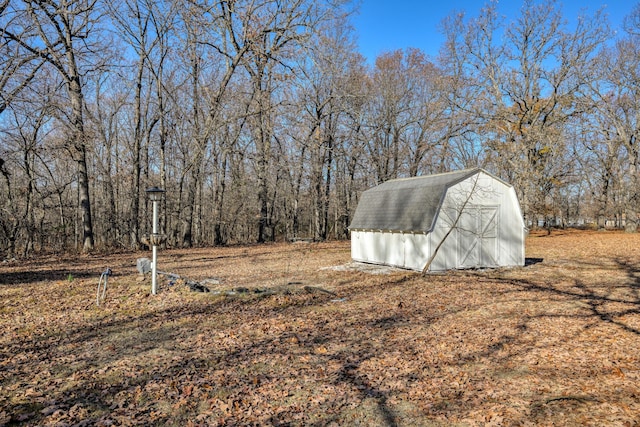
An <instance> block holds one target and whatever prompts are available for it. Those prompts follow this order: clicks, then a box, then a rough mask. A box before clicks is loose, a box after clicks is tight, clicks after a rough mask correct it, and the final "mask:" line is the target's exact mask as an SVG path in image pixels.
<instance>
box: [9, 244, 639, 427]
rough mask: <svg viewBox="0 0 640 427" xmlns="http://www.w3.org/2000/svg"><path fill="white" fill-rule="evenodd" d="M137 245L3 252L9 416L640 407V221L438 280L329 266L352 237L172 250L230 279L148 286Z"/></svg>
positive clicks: (476, 415) (175, 264)
mask: <svg viewBox="0 0 640 427" xmlns="http://www.w3.org/2000/svg"><path fill="white" fill-rule="evenodd" d="M141 256H149V255H148V254H146V253H138V254H118V255H108V256H97V255H94V256H85V257H77V258H68V257H64V258H55V257H49V258H40V259H35V260H32V261H29V262H23V261H18V262H12V263H11V262H10V263H3V264H0V426H2V425H45V426H46V425H56V426H64V425H92V426H93V425H98V426H111V425H112V426H119V425H176V426H185V425H229V426H230V425H305V426H308V425H317V426H325V425H340V426H342V425H364V426H376V425H378V426H394V425H398V426H406V425H426V426H450V425H471V426H473V425H483V426H489V425H496V426H498V425H509V426H510V425H521V426H534V425H535V426H537V425H553V426H563V425H567V426H573V425H591V426H601V425H611V426H634V425H639V424H640V372H639V369H640V235H631V234H624V233H618V232H575V231H571V232H554V233H553V234H552V235H551V236H545V235H543V234H532V235H531V236H530V237H529V238H528V240H527V257H528V259H529V262H530V265H528V266H526V267H524V268H515V269H501V270H492V271H466V272H451V273H447V274H440V275H431V276H428V277H426V278H423V277H421V276H420V275H419V274H417V273H413V272H407V271H391V272H390V273H388V274H371V273H369V272H362V271H358V270H355V269H332V268H327V267H332V266H341V265H345V264H347V263H348V262H349V244H348V242H338V243H323V244H316V243H310V244H305V243H301V244H275V245H263V246H246V247H230V248H215V249H194V250H168V251H160V253H159V268H160V269H161V270H163V271H170V272H174V273H177V274H180V275H182V276H184V277H187V278H190V279H194V280H202V279H205V278H212V277H217V278H219V279H221V283H220V284H219V285H215V286H211V287H212V289H215V290H220V291H224V292H222V293H220V294H216V293H213V292H212V293H208V294H207V293H198V292H191V291H189V288H188V287H187V286H185V285H184V284H183V283H182V282H181V281H177V282H176V283H174V284H173V285H172V286H169V285H168V284H167V283H166V282H165V281H164V280H163V281H162V282H161V288H160V292H159V294H158V295H156V296H150V295H149V290H150V284H149V281H148V280H146V281H144V282H139V281H136V278H137V272H136V269H135V261H136V258H138V257H141ZM106 267H110V268H111V269H112V270H113V272H114V276H113V277H111V278H110V280H109V289H108V291H107V295H106V299H105V301H104V304H103V305H102V306H99V307H97V306H96V303H95V299H96V290H97V284H98V278H99V276H100V273H101V272H102V271H103V270H104V269H105V268H106ZM232 290H236V292H228V291H232ZM237 290H240V291H244V292H237ZM265 290H269V292H264V291H265Z"/></svg>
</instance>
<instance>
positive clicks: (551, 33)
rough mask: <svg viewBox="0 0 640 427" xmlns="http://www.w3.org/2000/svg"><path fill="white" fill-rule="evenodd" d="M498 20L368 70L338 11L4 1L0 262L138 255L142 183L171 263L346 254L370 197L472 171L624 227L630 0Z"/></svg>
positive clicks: (302, 0)
mask: <svg viewBox="0 0 640 427" xmlns="http://www.w3.org/2000/svg"><path fill="white" fill-rule="evenodd" d="M496 6H497V2H495V3H494V2H489V3H487V4H486V5H485V6H484V7H483V9H482V10H481V12H480V13H479V14H478V15H477V16H471V17H469V16H466V15H465V14H464V13H462V12H461V13H455V14H452V15H451V16H449V17H447V18H446V19H445V20H444V21H443V22H442V25H441V31H442V33H443V35H444V36H445V41H444V43H443V45H442V46H441V48H440V53H439V55H438V56H437V57H429V56H427V55H426V54H424V52H422V51H420V50H419V49H407V50H404V51H403V50H397V51H391V52H386V53H382V54H380V55H379V56H378V57H377V58H376V59H375V62H374V63H373V64H368V63H367V61H366V59H365V58H363V57H362V55H360V54H359V53H358V47H357V40H356V36H355V34H354V30H353V28H352V27H351V24H350V19H351V16H352V13H353V5H352V3H351V2H349V1H338V0H322V1H316V0H288V1H281V0H261V1H255V0H117V1H116V0H11V1H10V0H0V69H1V70H2V73H1V77H0V182H1V184H0V253H3V255H4V256H5V257H14V256H27V255H29V254H31V253H33V252H37V251H45V250H73V249H76V250H82V251H91V250H93V249H94V248H104V249H112V248H123V249H135V248H140V247H141V245H142V243H141V239H143V235H144V234H145V233H148V232H149V230H150V228H151V224H150V219H149V217H150V214H149V212H150V203H149V201H148V200H147V197H146V194H145V189H146V188H148V187H151V186H158V187H161V188H163V189H165V190H166V193H165V197H164V199H163V201H162V205H161V210H160V212H161V228H162V230H164V231H165V232H166V234H167V236H168V245H170V246H172V247H190V246H194V245H222V244H230V243H246V242H266V241H274V240H279V239H295V238H313V239H327V238H339V239H340V238H348V226H349V223H350V220H351V216H352V214H353V212H354V210H355V207H356V205H357V202H358V197H359V194H360V193H361V192H362V191H363V190H365V189H367V188H370V187H371V186H373V185H376V184H378V183H381V182H384V181H386V180H389V179H393V178H402V177H410V176H418V175H426V174H431V173H439V172H445V171H449V170H454V169H460V168H466V167H476V166H480V167H483V168H485V169H487V170H489V171H491V172H492V173H494V174H496V175H498V176H500V177H502V178H503V179H505V180H506V181H508V182H510V183H512V184H513V185H514V187H515V188H516V191H517V193H518V196H519V199H520V202H521V205H522V209H523V214H524V215H525V219H526V220H527V222H528V223H530V224H532V225H536V224H537V222H538V221H539V220H541V219H542V220H544V221H546V222H547V223H552V222H559V223H565V224H566V223H572V222H573V223H577V222H579V221H587V222H593V223H595V224H597V225H598V226H600V227H604V226H606V225H607V224H613V225H615V226H622V225H624V226H625V227H626V229H627V230H628V231H635V230H636V227H637V222H638V213H639V210H640V206H639V202H640V200H639V196H640V194H639V192H638V187H639V185H640V182H639V181H640V175H639V174H640V171H639V170H638V167H639V163H640V141H638V135H639V134H640V122H639V118H640V110H639V107H638V106H639V105H640V63H639V62H640V4H637V5H636V6H635V7H631V6H630V10H629V13H628V15H627V17H626V19H625V21H624V25H623V28H620V29H612V28H610V24H609V22H608V19H607V16H606V14H605V13H604V11H603V10H599V11H594V12H593V13H591V14H585V15H583V16H580V17H578V19H577V20H576V22H575V23H574V22H573V21H572V23H571V24H569V23H567V22H566V19H565V17H563V13H562V6H561V4H559V3H557V2H554V1H551V2H549V1H545V2H536V1H533V0H525V1H524V2H523V4H522V8H521V12H520V14H519V16H517V17H516V18H515V19H513V20H507V19H506V18H504V17H502V16H501V15H500V14H499V12H498V10H497V7H496ZM428 30H429V31H431V29H428ZM425 31H427V29H426V30H425Z"/></svg>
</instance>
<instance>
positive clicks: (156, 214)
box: [151, 200, 158, 295]
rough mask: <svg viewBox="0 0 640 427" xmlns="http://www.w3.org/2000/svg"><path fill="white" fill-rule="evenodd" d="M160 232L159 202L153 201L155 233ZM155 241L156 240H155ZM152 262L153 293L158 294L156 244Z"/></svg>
mask: <svg viewBox="0 0 640 427" xmlns="http://www.w3.org/2000/svg"><path fill="white" fill-rule="evenodd" d="M157 232H158V202H157V201H155V200H154V201H153V234H154V235H155V234H156V233H157ZM154 241H155V240H154ZM151 262H152V264H151V294H152V295H155V294H156V290H157V287H156V273H157V269H156V265H157V263H158V247H157V246H156V245H155V244H154V245H153V249H152V261H151Z"/></svg>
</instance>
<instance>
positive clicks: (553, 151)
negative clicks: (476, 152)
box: [445, 1, 609, 216]
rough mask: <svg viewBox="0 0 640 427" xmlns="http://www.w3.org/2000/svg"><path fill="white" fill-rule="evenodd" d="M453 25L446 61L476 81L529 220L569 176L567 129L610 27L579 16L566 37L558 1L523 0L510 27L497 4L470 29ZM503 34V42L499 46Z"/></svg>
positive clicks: (491, 136) (492, 142) (501, 162)
mask: <svg viewBox="0 0 640 427" xmlns="http://www.w3.org/2000/svg"><path fill="white" fill-rule="evenodd" d="M452 23H453V24H455V25H450V26H449V27H447V31H448V32H449V34H448V36H447V40H448V41H449V42H448V43H447V44H446V45H445V48H446V50H447V51H448V52H447V53H446V57H447V58H448V59H449V61H452V64H451V65H450V67H451V68H453V69H466V70H468V71H469V73H470V74H471V75H473V77H474V81H475V85H476V86H477V87H478V89H479V90H474V91H473V93H474V94H475V95H476V96H477V100H476V102H475V103H474V105H475V107H474V109H473V110H474V111H475V113H476V119H475V121H476V123H477V126H478V130H482V131H483V134H484V135H485V139H486V140H488V147H489V148H490V149H491V150H492V151H494V152H495V153H496V156H495V161H496V162H497V163H498V166H499V169H500V170H502V171H504V172H505V176H507V177H509V178H510V179H511V180H512V182H514V184H515V185H516V188H517V189H518V192H519V195H520V198H521V201H522V204H523V209H524V212H525V216H535V215H536V214H538V213H540V214H544V213H545V211H546V210H547V207H546V205H545V203H546V200H547V195H548V194H549V192H550V191H551V190H552V189H553V188H555V187H557V186H558V185H562V183H563V182H564V180H565V177H566V176H567V174H568V172H570V171H569V170H567V169H566V168H564V166H568V165H570V164H571V163H567V162H565V161H564V160H565V159H564V156H565V155H566V153H565V152H564V148H563V147H564V139H563V138H564V136H563V135H564V129H565V126H566V125H567V123H568V122H569V121H570V120H571V119H572V118H573V117H576V116H578V115H580V114H582V113H583V111H582V110H581V107H582V104H581V103H579V102H577V101H578V99H579V96H580V94H581V93H582V91H583V90H584V88H585V82H584V80H583V79H582V78H581V77H582V76H584V75H586V71H587V69H588V68H589V65H590V61H591V60H592V59H593V57H594V56H595V54H596V52H597V49H598V48H599V47H600V46H602V44H603V43H604V41H605V40H606V39H607V37H608V34H609V33H608V29H607V27H606V22H605V21H604V18H603V17H602V15H601V14H600V13H596V14H595V15H594V16H593V17H591V18H588V17H580V18H579V20H578V23H577V25H576V27H575V29H574V30H572V31H569V30H567V29H565V24H564V23H563V19H562V16H561V13H560V10H559V8H558V7H557V5H556V3H555V2H549V3H545V4H536V3H534V2H533V1H525V3H524V6H523V8H522V13H521V16H520V17H519V18H518V19H517V20H516V21H515V22H513V23H511V24H509V25H508V26H505V25H504V23H503V22H502V20H501V19H500V17H499V16H498V13H497V10H496V5H495V4H489V5H488V6H486V7H485V8H484V9H483V10H482V12H481V14H480V16H479V17H478V18H476V19H472V20H470V21H469V22H468V23H467V24H464V23H463V20H462V19H454V20H452ZM456 23H457V24H456ZM500 30H504V32H505V38H504V39H505V43H504V44H500V43H498V42H497V41H496V34H497V33H498V31H500Z"/></svg>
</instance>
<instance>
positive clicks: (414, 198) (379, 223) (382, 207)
mask: <svg viewBox="0 0 640 427" xmlns="http://www.w3.org/2000/svg"><path fill="white" fill-rule="evenodd" d="M480 171H482V169H479V168H475V169H465V170H461V171H456V172H448V173H442V174H437V175H428V176H421V177H416V178H405V179H394V180H390V181H387V182H384V183H382V184H380V185H378V186H376V187H373V188H371V189H369V190H366V191H365V192H363V193H362V196H361V198H360V201H359V203H358V207H357V208H356V211H355V213H354V215H353V220H352V221H351V225H350V226H349V228H350V229H360V230H362V229H364V230H385V231H405V232H423V233H426V232H428V231H430V230H431V229H432V227H433V221H434V219H435V217H436V214H437V212H438V209H439V208H440V204H441V203H442V200H443V198H444V194H445V192H446V190H447V188H449V187H451V186H452V185H454V184H457V183H458V182H460V181H464V180H465V179H467V178H469V177H471V176H473V175H475V174H476V173H478V172H480Z"/></svg>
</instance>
